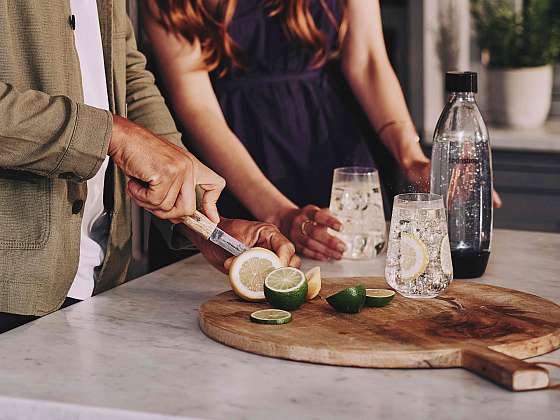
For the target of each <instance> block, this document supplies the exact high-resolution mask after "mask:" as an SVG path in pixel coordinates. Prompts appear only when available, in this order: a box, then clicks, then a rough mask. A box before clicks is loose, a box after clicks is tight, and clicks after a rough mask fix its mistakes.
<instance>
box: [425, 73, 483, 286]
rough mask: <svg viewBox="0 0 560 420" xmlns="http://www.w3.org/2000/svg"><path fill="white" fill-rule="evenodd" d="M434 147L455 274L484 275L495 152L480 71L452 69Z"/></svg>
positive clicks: (435, 185) (434, 188) (435, 177)
mask: <svg viewBox="0 0 560 420" xmlns="http://www.w3.org/2000/svg"><path fill="white" fill-rule="evenodd" d="M445 88H446V90H447V93H448V101H447V104H446V105H445V108H444V110H443V112H442V114H441V116H440V118H439V121H438V123H437V126H436V130H435V133H434V140H433V146H432V169H431V179H430V186H431V192H432V193H435V194H440V195H441V196H443V199H444V201H445V205H446V208H447V221H448V232H449V241H450V245H451V257H452V261H453V273H454V277H455V278H474V277H480V276H482V274H484V271H485V270H486V265H487V264H488V259H489V257H490V247H491V242H492V157H491V152H490V143H489V137H488V129H487V128H486V124H485V123H484V120H483V118H482V115H481V113H480V110H479V109H478V106H477V104H476V100H475V93H477V74H476V73H474V72H448V73H446V75H445Z"/></svg>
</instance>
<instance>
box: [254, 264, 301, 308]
mask: <svg viewBox="0 0 560 420" xmlns="http://www.w3.org/2000/svg"><path fill="white" fill-rule="evenodd" d="M264 295H265V296H266V300H268V302H269V303H270V304H271V305H272V306H274V307H275V308H278V309H288V310H291V309H297V308H299V307H300V306H301V304H302V303H303V302H305V296H307V279H306V278H305V275H304V274H303V273H302V272H301V271H300V270H298V269H297V268H293V267H282V268H278V269H276V270H274V271H272V272H271V273H269V274H268V276H266V279H265V280H264Z"/></svg>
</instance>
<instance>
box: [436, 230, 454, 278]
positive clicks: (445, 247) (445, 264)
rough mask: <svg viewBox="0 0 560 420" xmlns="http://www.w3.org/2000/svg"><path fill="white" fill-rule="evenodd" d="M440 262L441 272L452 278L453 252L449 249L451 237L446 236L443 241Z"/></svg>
mask: <svg viewBox="0 0 560 420" xmlns="http://www.w3.org/2000/svg"><path fill="white" fill-rule="evenodd" d="M439 260H440V262H441V271H443V274H445V275H447V276H450V275H452V274H453V263H452V262H451V250H450V247H449V236H447V235H445V236H444V237H443V239H442V240H441V245H440V247H439Z"/></svg>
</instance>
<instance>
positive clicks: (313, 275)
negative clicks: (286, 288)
mask: <svg viewBox="0 0 560 420" xmlns="http://www.w3.org/2000/svg"><path fill="white" fill-rule="evenodd" d="M305 278H307V296H306V297H305V299H307V300H312V299H314V298H315V297H317V295H318V294H319V292H320V291H321V267H313V268H312V269H311V270H309V271H308V272H307V273H305Z"/></svg>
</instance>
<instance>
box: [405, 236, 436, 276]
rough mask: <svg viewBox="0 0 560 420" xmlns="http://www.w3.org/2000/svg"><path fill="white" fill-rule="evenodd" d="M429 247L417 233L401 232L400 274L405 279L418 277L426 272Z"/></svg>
mask: <svg viewBox="0 0 560 420" xmlns="http://www.w3.org/2000/svg"><path fill="white" fill-rule="evenodd" d="M428 262H429V259H428V249H427V248H426V244H425V243H424V242H422V240H421V239H420V238H418V237H417V236H416V235H413V234H410V233H402V234H401V255H400V260H399V264H400V276H401V278H403V279H416V278H418V277H420V276H421V275H422V274H424V271H426V267H427V266H428Z"/></svg>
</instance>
